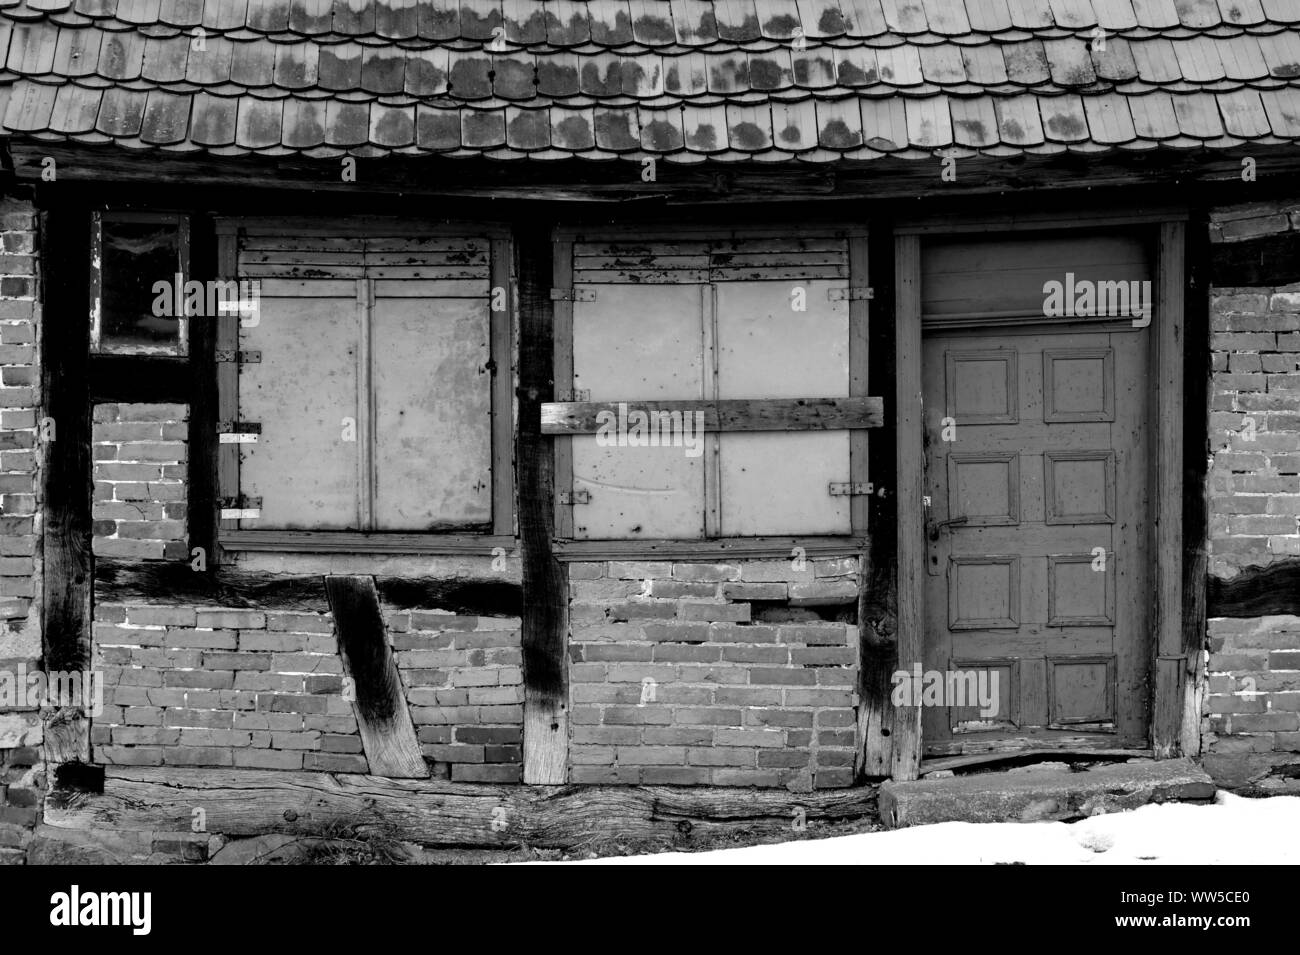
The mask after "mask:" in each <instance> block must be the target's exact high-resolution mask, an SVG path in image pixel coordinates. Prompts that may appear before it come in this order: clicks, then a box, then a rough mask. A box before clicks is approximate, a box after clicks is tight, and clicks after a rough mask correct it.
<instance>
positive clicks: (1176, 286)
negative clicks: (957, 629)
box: [867, 209, 1199, 780]
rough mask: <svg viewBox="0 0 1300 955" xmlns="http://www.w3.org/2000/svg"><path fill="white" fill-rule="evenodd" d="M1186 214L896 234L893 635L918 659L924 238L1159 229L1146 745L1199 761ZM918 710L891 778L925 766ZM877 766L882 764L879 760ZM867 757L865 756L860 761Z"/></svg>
mask: <svg viewBox="0 0 1300 955" xmlns="http://www.w3.org/2000/svg"><path fill="white" fill-rule="evenodd" d="M1186 218H1187V212H1186V210H1182V209H1152V210H1149V211H1145V212H1144V211H1141V210H1139V211H1137V212H1135V213H1134V212H1125V213H1116V212H1109V211H1104V210H1103V211H1099V212H1095V213H1091V214H1090V213H1079V214H1077V215H1075V216H1074V217H1073V218H1070V219H1063V218H1062V217H1060V216H1057V215H1052V214H1045V213H1044V214H1033V213H1028V214H1023V215H1016V216H1008V215H1002V216H992V217H981V218H977V217H970V218H965V219H957V220H952V219H947V220H943V221H942V222H940V221H938V220H935V221H928V220H926V221H916V222H913V223H908V224H904V225H900V226H899V227H898V228H896V230H895V263H896V276H895V279H896V285H897V305H896V308H897V312H896V321H897V331H898V337H897V345H896V349H895V358H896V374H897V379H896V386H897V387H896V394H897V400H898V408H897V431H896V433H895V438H896V442H897V458H898V460H897V467H898V475H899V483H900V493H899V499H898V606H899V614H898V636H897V657H896V659H895V661H894V662H895V665H896V666H898V665H902V662H903V661H911V660H920V659H922V640H923V635H924V618H923V613H922V610H921V607H922V601H923V596H924V595H923V588H922V584H923V581H924V575H925V566H924V560H925V548H924V546H923V523H924V517H923V508H922V502H921V498H922V495H923V494H924V488H923V485H922V481H923V473H924V463H925V450H924V446H923V442H922V434H923V430H924V423H923V420H922V417H921V388H922V371H921V278H922V276H921V236H922V235H924V234H935V233H940V234H958V233H982V232H988V233H993V232H997V233H1001V232H1006V231H1024V230H1038V231H1042V230H1047V229H1052V230H1057V229H1059V230H1068V229H1072V228H1096V227H1098V226H1107V225H1150V226H1152V227H1154V228H1156V229H1157V230H1158V242H1157V246H1156V261H1155V263H1154V264H1155V283H1154V284H1155V285H1156V288H1157V289H1158V292H1157V298H1156V309H1155V315H1154V317H1153V319H1152V326H1153V329H1152V331H1153V336H1154V337H1153V346H1154V349H1153V351H1154V354H1153V365H1154V368H1153V371H1154V374H1153V376H1152V382H1151V387H1152V399H1153V403H1152V425H1153V426H1154V428H1155V431H1156V433H1155V455H1154V462H1153V470H1154V474H1153V477H1152V480H1153V487H1154V488H1155V495H1154V497H1155V504H1156V507H1155V514H1154V534H1153V540H1152V541H1151V547H1152V556H1153V559H1154V560H1155V561H1156V572H1155V602H1154V606H1153V608H1152V610H1153V612H1152V619H1151V626H1152V631H1151V632H1152V634H1153V638H1152V641H1151V642H1152V646H1151V648H1150V649H1151V653H1152V657H1153V660H1152V669H1151V674H1152V677H1153V679H1154V683H1155V692H1154V693H1153V695H1152V713H1151V743H1152V749H1153V751H1154V754H1155V755H1156V756H1157V757H1158V758H1167V757H1171V756H1177V755H1180V754H1181V755H1196V754H1197V752H1198V751H1199V727H1198V725H1197V720H1198V719H1199V717H1198V714H1197V710H1196V706H1197V693H1196V680H1197V666H1198V664H1199V660H1198V659H1197V655H1196V653H1195V652H1194V648H1191V647H1188V646H1185V645H1184V625H1183V597H1184V589H1185V582H1184V573H1185V566H1184V552H1183V464H1184V461H1183V434H1184V426H1185V419H1184V413H1183V412H1184V408H1183V386H1184V382H1183V342H1184V340H1185V337H1186V335H1185V317H1184V308H1185V301H1184V288H1185V284H1186V281H1187V275H1186V265H1185V250H1186V242H1187V234H1186V221H1185V220H1186ZM921 750H922V747H921V709H920V706H919V705H918V706H911V707H899V708H897V709H895V711H894V731H893V738H892V759H891V765H892V768H893V771H892V773H891V775H892V776H893V777H894V778H895V779H899V780H906V779H915V778H916V777H917V776H918V774H919V771H920V763H921ZM875 758H876V759H879V754H876V757H875ZM872 759H873V755H872V754H870V753H868V755H867V761H868V763H870V762H872Z"/></svg>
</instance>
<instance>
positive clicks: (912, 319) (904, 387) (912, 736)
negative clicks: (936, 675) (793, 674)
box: [890, 235, 925, 780]
mask: <svg viewBox="0 0 1300 955" xmlns="http://www.w3.org/2000/svg"><path fill="white" fill-rule="evenodd" d="M894 256H895V258H894V288H895V295H896V302H897V305H896V313H895V314H896V323H897V325H896V329H895V334H896V335H897V345H896V353H895V354H896V356H897V357H896V359H895V374H896V376H897V377H896V379H895V386H894V387H895V396H896V397H895V402H896V405H895V407H896V412H895V419H896V424H895V426H896V427H897V429H898V432H897V438H896V448H897V451H896V456H897V467H898V636H897V640H898V657H897V660H898V662H897V666H898V667H899V668H901V669H909V668H910V667H911V666H912V664H913V663H917V662H920V661H922V660H924V658H925V657H924V645H923V641H924V639H925V538H924V516H923V515H924V510H923V507H922V501H921V498H922V495H924V494H925V447H924V444H923V437H924V434H925V420H924V418H923V415H922V403H921V387H922V380H921V240H920V239H919V238H918V237H917V236H914V235H909V236H899V237H898V238H897V239H896V240H895V245H894ZM891 736H892V739H891V741H890V742H891V747H892V752H891V756H890V760H891V762H890V768H891V772H890V775H891V776H892V777H893V778H894V779H896V780H908V779H916V777H917V772H918V771H919V767H920V762H921V707H920V705H919V703H918V705H915V706H900V707H895V708H894V727H893V733H892V734H891Z"/></svg>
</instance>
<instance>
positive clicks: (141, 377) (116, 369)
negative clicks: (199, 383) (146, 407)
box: [90, 355, 195, 404]
mask: <svg viewBox="0 0 1300 955" xmlns="http://www.w3.org/2000/svg"><path fill="white" fill-rule="evenodd" d="M194 379H195V375H194V370H193V369H192V368H191V367H190V362H189V359H187V358H161V357H158V356H145V355H91V356H90V400H91V401H92V402H97V403H98V402H106V401H127V402H157V401H163V402H168V403H175V404H189V403H190V401H191V399H192V397H193V391H194Z"/></svg>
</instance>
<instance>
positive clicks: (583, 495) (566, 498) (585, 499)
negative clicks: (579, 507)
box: [560, 491, 591, 504]
mask: <svg viewBox="0 0 1300 955" xmlns="http://www.w3.org/2000/svg"><path fill="white" fill-rule="evenodd" d="M560 503H561V504H590V503H591V494H590V493H589V492H587V491H561V492H560Z"/></svg>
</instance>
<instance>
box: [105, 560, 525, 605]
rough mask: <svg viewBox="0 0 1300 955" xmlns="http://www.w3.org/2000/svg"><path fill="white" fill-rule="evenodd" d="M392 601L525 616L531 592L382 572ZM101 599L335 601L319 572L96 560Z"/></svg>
mask: <svg viewBox="0 0 1300 955" xmlns="http://www.w3.org/2000/svg"><path fill="white" fill-rule="evenodd" d="M375 586H376V587H377V588H378V590H379V595H380V597H381V599H382V600H383V602H384V603H385V604H388V605H391V606H394V607H398V608H402V609H406V608H415V609H421V610H445V611H448V612H449V613H454V614H458V615H460V616H470V617H518V616H520V614H521V613H522V612H523V591H522V588H520V586H519V584H518V583H515V582H512V581H507V580H500V579H498V578H495V577H492V578H486V579H476V578H472V577H454V578H450V579H441V580H440V579H438V578H434V577H376V578H375ZM95 599H96V600H97V601H99V602H100V603H150V604H159V603H161V604H169V605H173V606H190V607H193V606H195V605H200V606H209V607H234V608H245V609H258V610H269V611H283V612H291V613H293V612H297V613H325V612H326V611H328V610H329V600H328V598H327V597H326V594H325V583H324V580H323V579H322V578H321V577H320V575H318V574H299V575H295V574H268V573H263V572H258V571H247V570H240V569H239V568H238V567H237V566H230V565H223V566H221V567H219V568H217V569H215V570H213V571H212V572H210V573H207V574H196V573H194V572H193V571H192V570H190V566H189V564H188V563H182V562H180V561H127V560H115V559H111V558H101V559H100V560H98V561H96V562H95Z"/></svg>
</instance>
